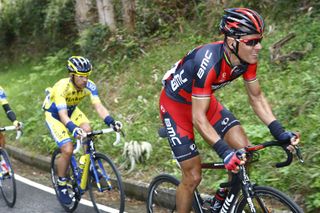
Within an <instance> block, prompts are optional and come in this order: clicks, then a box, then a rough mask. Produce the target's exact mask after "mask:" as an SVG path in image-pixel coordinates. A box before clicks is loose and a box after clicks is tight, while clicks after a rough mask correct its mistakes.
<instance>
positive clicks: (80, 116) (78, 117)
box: [70, 107, 91, 132]
mask: <svg viewBox="0 0 320 213" xmlns="http://www.w3.org/2000/svg"><path fill="white" fill-rule="evenodd" d="M70 119H71V120H72V121H73V122H74V124H75V125H77V126H80V127H81V128H82V129H83V130H84V131H86V132H90V131H91V127H90V121H89V119H88V118H87V116H86V115H85V114H84V113H83V112H82V111H81V110H80V109H79V108H78V107H76V108H75V110H74V111H73V113H72V115H71V117H70Z"/></svg>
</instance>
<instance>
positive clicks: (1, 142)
mask: <svg viewBox="0 0 320 213" xmlns="http://www.w3.org/2000/svg"><path fill="white" fill-rule="evenodd" d="M0 103H1V105H2V107H3V109H4V111H5V113H6V114H7V117H8V118H9V120H10V121H11V122H12V123H13V125H14V126H15V127H16V128H17V129H20V128H21V127H22V123H21V122H19V121H18V120H17V118H16V114H15V113H14V112H13V111H12V109H11V107H10V106H9V102H8V100H7V96H6V94H5V91H4V89H3V88H2V87H1V86H0ZM4 146H5V138H4V135H3V134H2V133H1V132H0V147H4Z"/></svg>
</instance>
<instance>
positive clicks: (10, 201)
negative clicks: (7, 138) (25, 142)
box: [0, 126, 22, 208]
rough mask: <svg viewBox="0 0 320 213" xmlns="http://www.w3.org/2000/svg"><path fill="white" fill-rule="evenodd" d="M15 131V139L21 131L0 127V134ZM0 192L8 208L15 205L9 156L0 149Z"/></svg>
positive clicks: (13, 127) (14, 187)
mask: <svg viewBox="0 0 320 213" xmlns="http://www.w3.org/2000/svg"><path fill="white" fill-rule="evenodd" d="M12 130H15V131H17V136H16V139H19V138H20V136H21V135H22V131H21V130H17V129H16V127H15V126H6V127H0V132H4V131H12ZM0 162H1V163H0V190H1V194H2V196H3V198H4V200H5V202H6V204H7V205H8V206H9V207H11V208H12V207H13V206H14V204H15V203H16V198H17V189H16V180H15V178H14V171H13V168H12V165H11V162H10V159H9V155H8V153H7V151H6V150H5V149H4V148H0Z"/></svg>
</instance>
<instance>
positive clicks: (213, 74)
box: [164, 41, 257, 104]
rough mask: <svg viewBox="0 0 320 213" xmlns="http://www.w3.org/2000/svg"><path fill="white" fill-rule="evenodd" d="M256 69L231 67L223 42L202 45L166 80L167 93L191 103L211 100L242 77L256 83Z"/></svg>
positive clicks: (250, 66)
mask: <svg viewBox="0 0 320 213" xmlns="http://www.w3.org/2000/svg"><path fill="white" fill-rule="evenodd" d="M256 69H257V64H247V65H238V66H234V67H232V66H231V64H230V62H229V59H228V57H227V54H226V52H225V47H224V43H223V41H218V42H214V43H210V44H206V45H203V46H199V47H197V48H195V49H193V50H192V51H190V52H189V53H188V54H187V55H186V56H185V57H184V58H183V59H181V60H180V61H179V62H178V63H177V65H176V67H175V69H174V70H171V71H172V73H170V75H169V76H168V77H167V78H166V79H165V80H164V86H165V91H166V94H167V96H169V97H170V98H172V99H173V100H175V101H178V102H180V103H186V104H191V96H196V97H210V96H211V94H212V93H213V92H214V91H215V90H217V89H220V88H221V87H223V86H225V85H227V84H229V83H230V82H231V81H233V80H234V79H236V78H238V77H239V76H241V75H242V76H243V78H244V80H246V81H253V80H255V79H256ZM169 72H170V71H169Z"/></svg>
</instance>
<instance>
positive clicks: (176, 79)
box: [171, 70, 188, 91]
mask: <svg viewBox="0 0 320 213" xmlns="http://www.w3.org/2000/svg"><path fill="white" fill-rule="evenodd" d="M183 74H184V70H181V71H180V73H178V74H175V75H174V76H173V79H172V80H171V88H172V90H173V91H176V90H177V89H178V87H179V86H181V85H182V84H184V83H186V82H187V81H188V79H187V78H185V77H183V76H182V75H183Z"/></svg>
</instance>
